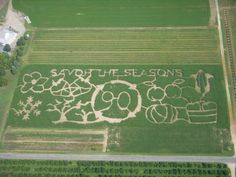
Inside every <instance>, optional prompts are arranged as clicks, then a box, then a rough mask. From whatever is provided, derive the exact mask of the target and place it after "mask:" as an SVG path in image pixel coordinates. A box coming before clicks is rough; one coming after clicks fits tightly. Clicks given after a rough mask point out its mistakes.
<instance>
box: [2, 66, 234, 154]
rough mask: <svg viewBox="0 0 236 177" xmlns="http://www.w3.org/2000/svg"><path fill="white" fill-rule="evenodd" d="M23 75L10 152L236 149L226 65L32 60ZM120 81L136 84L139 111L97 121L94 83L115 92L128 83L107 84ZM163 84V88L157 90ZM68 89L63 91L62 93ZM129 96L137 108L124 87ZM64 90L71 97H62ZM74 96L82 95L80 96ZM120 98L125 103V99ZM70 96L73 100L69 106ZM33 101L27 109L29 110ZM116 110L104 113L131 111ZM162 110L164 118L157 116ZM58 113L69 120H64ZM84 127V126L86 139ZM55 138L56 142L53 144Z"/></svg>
mask: <svg viewBox="0 0 236 177" xmlns="http://www.w3.org/2000/svg"><path fill="white" fill-rule="evenodd" d="M52 69H54V70H52ZM63 69H67V70H63ZM73 69H77V70H73ZM89 69H97V71H93V72H92V74H91V73H90V72H89ZM110 69H117V71H116V72H115V74H114V72H113V71H110ZM132 69H134V70H132ZM151 69H154V71H151ZM99 70H100V71H99ZM168 70H169V71H168ZM201 70H202V71H204V72H202V71H201ZM50 71H51V73H50ZM98 71H99V72H98ZM167 71H168V72H167ZM35 72H39V73H41V76H39V74H32V73H35ZM82 72H84V73H85V75H82V78H84V79H86V78H90V79H89V80H88V81H83V79H82V80H81V79H79V80H78V78H79V77H78V75H80V74H81V73H82ZM53 73H54V74H53ZM104 73H106V74H104ZM173 73H174V74H173ZM90 74H91V75H90ZM117 75H120V76H119V77H118V76H117ZM210 75H211V77H210ZM88 76H91V77H88ZM195 76H196V77H195ZM39 77H40V78H41V79H39ZM20 78H21V79H20V80H19V83H18V87H17V89H16V91H15V95H14V99H13V101H12V106H11V107H12V108H13V109H12V110H11V111H10V114H9V118H8V124H7V125H8V126H10V127H9V129H7V131H6V136H5V141H4V149H5V151H12V152H14V151H26V152H31V151H46V152H47V151H54V152H62V151H64V150H65V149H66V148H69V147H70V149H67V151H66V152H68V153H70V152H79V153H86V152H102V151H103V152H105V151H106V152H111V153H152V154H153V153H155V154H157V153H160V154H167V153H168V154H170V153H173V154H212V155H213V154H218V155H222V154H224V155H230V154H232V153H233V146H232V144H231V138H230V131H229V118H228V114H227V111H226V110H228V108H227V103H226V96H225V86H224V79H223V74H222V69H221V66H218V65H215V66H214V65H212V66H211V65H208V66H203V65H195V66H191V65H190V66H186V65H183V66H180V65H176V66H161V65H160V66H158V65H154V66H148V65H140V66H139V65H128V66H116V65H105V66H83V65H80V66H66V65H51V66H45V65H31V66H27V67H25V68H24V70H23V71H22V72H21V76H20ZM117 79H119V80H124V81H127V82H129V83H131V84H136V85H137V87H136V88H137V90H138V91H139V92H140V95H141V98H142V109H141V110H140V112H138V113H137V115H136V116H134V117H133V118H130V119H128V120H126V121H123V122H121V123H112V121H110V120H109V121H110V122H109V121H101V122H94V121H96V119H99V117H96V114H95V115H94V114H93V111H91V105H92V102H91V98H92V95H93V93H94V92H95V90H96V89H97V87H96V85H101V84H104V83H106V82H107V83H108V84H105V85H104V88H103V89H107V90H104V91H112V92H113V93H114V94H113V95H114V96H116V95H120V94H117V93H119V92H117V90H112V89H113V88H118V91H120V90H123V89H126V87H125V85H124V86H119V85H112V84H109V81H111V80H117ZM209 79H210V80H209ZM46 80H47V81H46ZM208 81H209V83H208ZM74 82H75V83H76V84H78V85H79V86H78V85H77V86H76V87H77V88H79V87H82V89H81V90H80V91H78V90H76V91H75V90H74V91H72V90H71V89H72V88H68V87H70V86H71V87H72V85H73V83H74ZM52 85H53V86H52ZM69 85H70V86H69ZM131 87H132V86H131ZM157 87H158V88H159V90H158V89H156V88H157ZM196 87H197V88H199V89H200V90H199V93H197V92H196V91H195V88H196ZM134 88H135V87H134ZM136 88H135V89H136ZM209 88H210V90H209ZM62 89H63V90H64V92H61V90H62ZM68 89H69V91H68ZM207 90H208V92H207ZM85 92H86V93H85ZM78 93H79V94H78ZM83 93H84V95H83ZM106 93H108V95H105V94H104V95H105V96H104V97H105V100H108V101H107V102H108V103H109V104H110V102H111V101H109V100H110V97H112V94H110V92H106ZM126 93H128V94H130V95H132V96H131V98H132V100H136V101H135V103H134V102H130V107H128V108H129V109H130V110H133V109H134V108H133V107H135V106H136V104H137V98H136V95H135V93H132V92H130V91H126ZM163 93H164V95H163ZM218 93H221V94H218ZM61 94H62V95H63V96H64V97H65V99H63V98H62V97H61V96H62V95H61ZM76 94H77V96H75V95H76ZM109 94H110V95H109ZM126 95H127V94H126ZM101 96H102V95H99V94H97V97H96V98H97V99H96V103H99V104H98V105H97V104H94V107H95V110H96V111H98V112H99V110H101V109H102V108H106V107H107V103H105V102H101V100H100V101H99V98H100V97H101ZM114 96H113V97H114ZM30 97H32V98H30ZM116 99H117V100H118V101H119V99H120V96H119V97H117V98H116ZM126 99H129V98H127V97H126V96H125V95H124V94H123V100H124V102H120V103H119V105H120V106H122V105H123V106H122V107H123V108H125V109H126V106H129V105H125V104H126V103H127V102H128V103H129V101H125V100H126ZM199 99H200V100H201V101H199ZM56 100H57V101H56ZM97 100H98V101H97ZM132 100H131V101H132ZM38 101H40V102H41V103H40V104H38V105H37V106H36V107H35V106H34V108H33V109H32V111H31V112H30V113H27V111H25V109H26V110H31V108H32V105H31V103H32V104H33V105H35V104H37V103H39V102H38ZM65 101H68V102H67V104H65ZM28 102H29V104H28V106H29V107H28V106H26V107H25V108H24V105H26V103H28ZM86 102H88V104H87V105H86V106H85V107H83V106H82V107H81V104H80V103H83V104H85V103H86ZM50 104H53V105H56V107H52V105H51V106H50ZM109 104H108V106H109ZM166 104H168V105H169V106H167V105H166ZM30 105H31V106H30ZM92 107H93V106H92ZM70 108H73V109H70ZM56 109H57V111H56ZM47 110H48V111H47ZM53 110H54V111H53ZM67 110H70V111H69V112H68V111H67ZM82 110H84V111H86V112H89V111H90V112H91V115H90V116H88V117H83V116H82V117H81V115H84V113H83V111H82ZM116 111H117V108H114V107H110V111H107V112H106V111H104V112H103V111H101V112H102V113H103V114H102V115H103V116H104V115H105V116H106V117H110V118H111V119H113V118H114V119H115V118H117V117H119V116H120V119H123V118H124V117H126V116H127V112H126V111H120V112H116ZM157 111H158V112H159V113H160V114H162V115H163V117H161V116H159V114H156V112H157ZM163 111H164V112H163ZM37 112H38V113H37ZM60 115H63V116H64V117H60ZM75 115H77V116H75ZM164 115H166V118H167V119H165V116H164ZM65 118H66V119H65ZM60 120H61V122H60ZM53 121H54V123H53ZM58 121H59V122H58ZM93 122H94V123H93ZM55 123H56V124H55ZM40 128H41V130H40ZM50 129H52V130H54V133H52V132H51V133H49V132H47V131H46V130H50ZM63 129H67V130H68V131H70V130H73V129H74V130H78V131H77V132H74V133H72V137H74V138H70V139H68V137H66V136H65V135H64V133H65V132H64V133H63V131H62V130H63ZM60 131H61V132H60ZM79 131H83V136H81V132H79ZM96 131H99V134H100V138H98V137H94V135H91V134H94V133H93V132H96ZM33 132H34V133H33ZM91 132H92V133H91ZM196 132H197V133H196ZM85 134H86V136H90V139H91V141H90V143H89V140H86V141H85V140H84V139H86V136H84V135H85ZM107 134H108V138H107V136H106V135H107ZM106 138H107V140H106ZM81 139H83V140H81ZM56 141H58V142H56ZM81 141H82V142H85V143H83V144H82V145H83V148H82V149H84V150H81V146H80V145H76V143H78V144H79V142H81ZM71 142H73V144H74V145H73V147H72V146H69V144H70V143H71ZM86 142H87V145H86ZM95 142H98V143H95ZM49 143H50V144H49ZM54 143H56V144H57V145H56V146H55V144H54ZM91 143H92V145H91V146H90V144H91ZM98 146H99V147H98ZM104 148H105V149H104Z"/></svg>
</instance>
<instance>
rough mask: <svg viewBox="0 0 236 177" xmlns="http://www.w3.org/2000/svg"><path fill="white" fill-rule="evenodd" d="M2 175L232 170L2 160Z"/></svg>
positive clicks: (102, 176) (185, 176)
mask: <svg viewBox="0 0 236 177" xmlns="http://www.w3.org/2000/svg"><path fill="white" fill-rule="evenodd" d="M0 175H1V176H11V177H19V176H24V177H26V176H30V177H36V176H51V177H56V176H70V177H107V176H111V175H113V176H114V175H116V176H118V177H121V176H122V177H124V176H136V177H148V176H152V177H165V176H166V175H171V176H172V177H178V176H179V175H181V176H182V177H189V176H193V175H195V176H196V175H201V176H202V175H204V177H229V176H231V174H230V169H229V168H228V166H227V165H226V164H221V163H188V162H186V163H174V162H119V161H116V162H113V161H108V162H104V161H87V162H85V161H43V160H0Z"/></svg>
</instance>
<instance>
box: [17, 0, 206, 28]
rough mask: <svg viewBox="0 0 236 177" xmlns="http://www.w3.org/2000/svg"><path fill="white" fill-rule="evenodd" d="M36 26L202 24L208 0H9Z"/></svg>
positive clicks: (204, 24)
mask: <svg viewBox="0 0 236 177" xmlns="http://www.w3.org/2000/svg"><path fill="white" fill-rule="evenodd" d="M13 6H14V8H16V9H17V10H20V11H22V12H24V13H25V14H26V15H28V16H29V17H30V19H31V20H32V24H33V26H36V27H137V26H142V27H150V26H151V27H154V26H206V25H208V21H209V13H210V11H209V1H208V0H178V1H176V0H145V1H143V0H66V1H65V0H40V1H38V0H13Z"/></svg>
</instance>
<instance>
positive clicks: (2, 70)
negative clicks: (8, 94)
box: [0, 66, 6, 77]
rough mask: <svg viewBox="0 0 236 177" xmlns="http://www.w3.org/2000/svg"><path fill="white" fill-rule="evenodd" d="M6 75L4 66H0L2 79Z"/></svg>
mask: <svg viewBox="0 0 236 177" xmlns="http://www.w3.org/2000/svg"><path fill="white" fill-rule="evenodd" d="M5 75H6V71H5V68H4V67H3V66H0V77H1V76H5Z"/></svg>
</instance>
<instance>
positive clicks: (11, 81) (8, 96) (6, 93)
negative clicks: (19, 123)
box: [0, 72, 18, 137]
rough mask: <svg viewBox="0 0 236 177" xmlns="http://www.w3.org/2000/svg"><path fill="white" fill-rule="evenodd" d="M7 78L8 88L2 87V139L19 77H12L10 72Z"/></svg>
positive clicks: (0, 133)
mask: <svg viewBox="0 0 236 177" xmlns="http://www.w3.org/2000/svg"><path fill="white" fill-rule="evenodd" d="M6 78H7V79H8V85H7V86H6V87H2V88H1V87H0V98H1V99H0V137H1V136H2V132H3V130H4V127H5V123H6V119H7V116H8V110H9V107H10V104H11V100H12V97H13V93H14V90H15V87H16V85H17V78H18V77H17V76H12V75H11V74H10V73H9V72H8V73H7V76H6Z"/></svg>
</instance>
